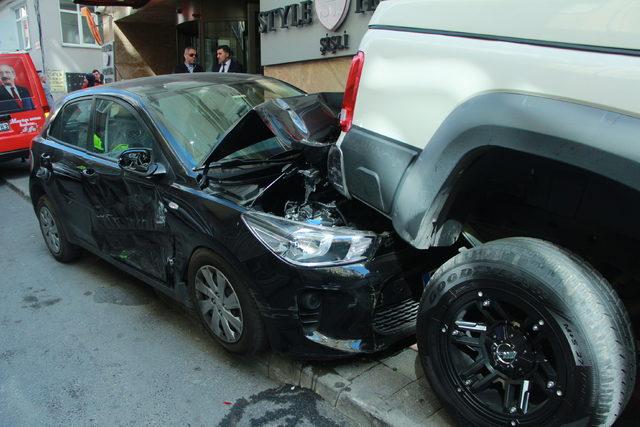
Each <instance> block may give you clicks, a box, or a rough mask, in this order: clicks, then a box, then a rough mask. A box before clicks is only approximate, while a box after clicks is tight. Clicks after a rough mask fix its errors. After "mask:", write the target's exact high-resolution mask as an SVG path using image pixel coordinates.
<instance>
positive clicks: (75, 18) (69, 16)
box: [59, 0, 102, 46]
mask: <svg viewBox="0 0 640 427" xmlns="http://www.w3.org/2000/svg"><path fill="white" fill-rule="evenodd" d="M59 1H60V25H61V26H62V42H63V43H64V44H71V45H78V46H97V45H98V44H97V43H96V41H95V39H94V38H93V35H92V34H91V30H90V29H89V24H87V21H86V20H85V18H84V16H82V13H80V8H81V6H80V5H77V4H74V3H73V0H59ZM87 7H88V8H89V10H90V11H91V16H92V17H93V21H94V22H95V23H96V25H97V26H98V29H99V31H100V35H102V22H101V20H99V19H98V16H97V15H96V14H95V13H94V12H95V7H93V6H87Z"/></svg>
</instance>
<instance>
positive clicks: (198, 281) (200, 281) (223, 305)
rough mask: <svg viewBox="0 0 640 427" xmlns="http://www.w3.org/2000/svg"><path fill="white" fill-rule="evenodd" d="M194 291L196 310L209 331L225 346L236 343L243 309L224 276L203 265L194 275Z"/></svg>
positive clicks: (241, 323) (241, 325) (240, 328)
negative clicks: (225, 344) (224, 343)
mask: <svg viewBox="0 0 640 427" xmlns="http://www.w3.org/2000/svg"><path fill="white" fill-rule="evenodd" d="M195 289H196V300H197V303H198V308H199V310H200V313H201V314H202V317H203V318H204V320H205V323H206V324H207V326H208V327H209V328H210V329H211V331H212V332H213V333H214V334H215V335H216V336H217V337H218V338H219V339H221V340H222V341H224V342H227V343H234V342H238V341H239V340H240V337H241V336H242V329H243V316H242V308H241V307H240V301H239V299H238V295H237V293H236V291H235V289H234V288H233V286H232V285H231V283H230V282H229V280H227V278H226V277H225V275H224V274H223V273H222V272H221V271H220V270H218V269H217V268H215V267H213V266H211V265H204V266H202V267H200V269H199V270H198V272H197V273H196V278H195Z"/></svg>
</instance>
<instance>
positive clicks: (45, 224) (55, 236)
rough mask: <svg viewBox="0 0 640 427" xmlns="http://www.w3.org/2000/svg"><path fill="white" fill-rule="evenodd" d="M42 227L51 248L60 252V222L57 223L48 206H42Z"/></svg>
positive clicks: (57, 252) (55, 252) (56, 252)
mask: <svg viewBox="0 0 640 427" xmlns="http://www.w3.org/2000/svg"><path fill="white" fill-rule="evenodd" d="M40 229H41V230H42V235H43V236H44V240H45V242H46V243H47V246H48V247H49V250H51V252H53V253H54V254H59V253H60V233H59V231H58V224H56V221H55V219H54V217H53V214H52V213H51V211H50V210H49V208H48V207H46V206H42V207H41V208H40Z"/></svg>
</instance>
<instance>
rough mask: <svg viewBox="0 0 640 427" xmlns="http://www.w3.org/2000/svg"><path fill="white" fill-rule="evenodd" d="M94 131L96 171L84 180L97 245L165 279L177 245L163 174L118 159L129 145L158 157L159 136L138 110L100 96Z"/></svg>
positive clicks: (123, 260)
mask: <svg viewBox="0 0 640 427" xmlns="http://www.w3.org/2000/svg"><path fill="white" fill-rule="evenodd" d="M93 131H94V132H93V135H92V136H91V139H90V150H91V151H92V153H93V156H92V157H93V159H92V161H91V164H89V165H87V167H88V168H89V169H91V170H92V172H93V173H94V177H93V179H92V180H85V191H86V194H87V196H88V198H89V200H90V204H91V206H92V208H93V211H94V215H95V216H94V218H95V224H96V230H95V233H96V241H97V242H98V247H99V248H100V250H101V252H102V253H104V254H107V255H108V256H111V257H113V258H115V259H117V260H118V261H121V262H124V263H126V264H128V265H130V266H132V267H135V268H136V269H138V270H140V271H142V272H144V273H145V274H147V275H150V276H152V277H153V278H155V279H158V280H162V281H164V280H166V268H167V263H168V262H169V259H170V258H171V257H172V248H173V244H172V236H171V232H170V229H169V227H168V225H167V222H166V214H167V210H166V207H165V205H164V202H163V200H162V195H161V192H162V189H163V188H164V185H165V184H164V181H163V179H164V178H160V179H155V178H150V177H143V176H138V175H135V174H133V173H131V172H125V171H123V170H122V169H121V168H120V167H119V165H118V158H119V156H120V154H121V153H122V152H123V151H124V150H127V149H130V148H147V149H150V150H152V153H153V154H152V158H155V159H160V157H161V153H160V150H159V148H158V145H157V142H156V141H155V140H154V137H153V135H152V133H151V132H150V131H149V129H148V128H147V127H146V126H145V124H144V123H143V122H142V120H140V117H139V116H138V114H137V113H136V112H135V111H134V110H133V109H132V108H131V107H130V106H129V105H128V104H126V103H124V102H121V101H118V100H114V99H106V98H97V99H96V106H95V113H94V127H93ZM164 163H165V164H166V162H164ZM167 168H168V165H167Z"/></svg>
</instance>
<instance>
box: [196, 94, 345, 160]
mask: <svg viewBox="0 0 640 427" xmlns="http://www.w3.org/2000/svg"><path fill="white" fill-rule="evenodd" d="M342 95H343V94H342V93H340V92H335V93H334V92H323V93H314V94H310V95H299V96H294V97H290V98H279V99H274V100H271V101H265V102H263V103H262V104H260V105H258V106H256V107H254V108H253V109H252V110H250V111H248V112H247V113H246V114H245V115H244V116H243V117H242V118H241V119H240V120H238V121H237V122H236V124H235V125H234V126H233V127H231V128H230V129H228V130H227V132H226V133H224V134H223V135H222V136H221V137H220V139H219V140H218V142H217V143H216V144H215V145H214V146H213V148H212V150H211V152H210V153H209V155H207V156H206V157H205V159H204V160H203V161H202V163H201V164H200V165H199V166H198V168H202V167H205V166H206V165H207V164H209V163H212V162H215V161H218V160H220V159H222V158H224V157H226V156H228V155H229V154H231V153H233V152H235V151H237V150H239V149H242V148H244V147H247V146H250V145H252V144H254V143H255V142H256V141H260V140H262V139H266V138H270V137H271V136H272V135H275V136H276V137H277V138H278V139H279V140H280V142H282V143H284V144H286V145H288V146H291V148H293V149H296V148H305V147H327V146H329V145H331V144H333V143H334V142H335V141H336V140H337V139H338V136H339V135H340V122H339V120H338V114H339V113H340V108H341V105H342Z"/></svg>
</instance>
